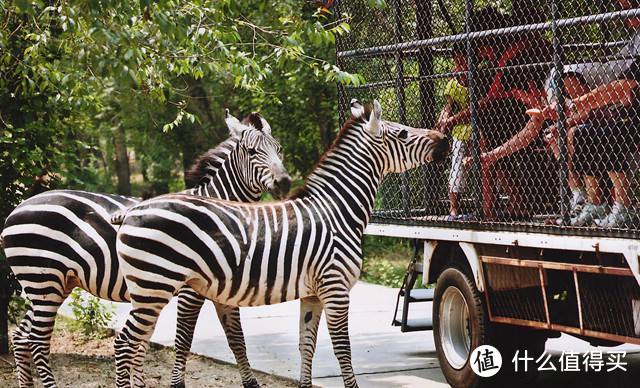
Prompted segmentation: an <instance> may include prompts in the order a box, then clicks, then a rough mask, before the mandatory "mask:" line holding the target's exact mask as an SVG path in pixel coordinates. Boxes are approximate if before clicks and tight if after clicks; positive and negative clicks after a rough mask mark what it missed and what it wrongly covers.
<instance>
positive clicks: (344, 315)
mask: <svg viewBox="0 0 640 388" xmlns="http://www.w3.org/2000/svg"><path fill="white" fill-rule="evenodd" d="M320 298H321V301H322V303H323V305H324V312H325V314H326V316H327V327H328V329H329V335H330V336H331V343H332V345H333V352H334V353H335V355H336V358H337V359H338V363H339V364H340V372H341V373H342V379H343V381H344V386H345V387H346V388H357V387H358V382H357V381H356V376H355V374H354V373H353V366H352V365H351V342H350V341H349V291H348V290H337V289H327V290H325V292H324V293H322V294H321V295H320Z"/></svg>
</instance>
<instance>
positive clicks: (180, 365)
mask: <svg viewBox="0 0 640 388" xmlns="http://www.w3.org/2000/svg"><path fill="white" fill-rule="evenodd" d="M203 304H204V298H203V297H202V296H200V294H198V293H197V292H195V291H194V290H193V289H191V288H189V287H183V288H182V289H180V291H179V292H178V318H177V323H176V326H177V327H176V342H175V344H176V345H175V346H176V360H175V363H174V364H173V371H172V373H171V387H172V388H184V386H185V384H184V374H185V370H186V366H187V356H188V355H189V351H190V350H191V343H192V342H193V333H194V331H195V329H196V322H197V321H198V315H199V314H200V309H202V305H203Z"/></svg>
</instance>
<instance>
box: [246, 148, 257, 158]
mask: <svg viewBox="0 0 640 388" xmlns="http://www.w3.org/2000/svg"><path fill="white" fill-rule="evenodd" d="M247 151H249V155H251V156H253V155H255V154H257V153H258V151H256V149H255V148H253V147H252V148H249V149H248V150H247Z"/></svg>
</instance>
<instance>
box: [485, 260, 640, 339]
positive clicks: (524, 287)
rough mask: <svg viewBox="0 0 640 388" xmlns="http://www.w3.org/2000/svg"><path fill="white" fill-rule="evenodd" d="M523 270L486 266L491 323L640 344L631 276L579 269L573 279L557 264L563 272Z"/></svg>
mask: <svg viewBox="0 0 640 388" xmlns="http://www.w3.org/2000/svg"><path fill="white" fill-rule="evenodd" d="M485 260H486V259H485ZM520 264H521V263H520V262H518V261H515V262H513V261H512V262H500V261H491V262H488V263H484V266H483V269H484V273H485V282H486V283H485V284H486V287H487V289H486V292H487V293H486V297H487V306H488V311H489V314H490V317H491V320H492V321H498V322H503V323H516V324H518V323H519V324H523V323H522V322H523V321H526V323H525V324H526V325H529V326H533V327H538V328H552V329H560V330H564V331H569V332H571V333H574V334H582V335H592V336H596V337H599V338H610V339H612V337H611V336H618V339H622V338H624V339H625V341H629V342H633V343H637V342H638V341H639V339H640V289H639V288H638V284H637V282H636V280H635V278H634V277H633V276H631V274H630V272H629V273H628V274H624V275H621V274H615V273H611V272H609V273H604V272H603V273H588V272H580V271H585V269H581V268H577V272H575V273H574V272H573V270H574V267H573V265H571V264H563V263H556V264H557V265H558V266H559V267H563V268H561V269H560V268H559V269H551V268H538V267H537V265H532V266H528V267H524V266H521V265H520ZM607 269H609V270H614V271H615V270H616V268H615V267H607ZM617 269H620V270H622V269H621V268H617ZM594 333H596V334H594Z"/></svg>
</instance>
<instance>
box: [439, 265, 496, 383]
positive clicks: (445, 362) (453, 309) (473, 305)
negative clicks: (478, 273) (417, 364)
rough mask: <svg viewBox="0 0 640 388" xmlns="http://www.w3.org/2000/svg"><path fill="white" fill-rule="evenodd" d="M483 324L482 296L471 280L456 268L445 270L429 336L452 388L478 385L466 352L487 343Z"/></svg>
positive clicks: (485, 319)
mask: <svg viewBox="0 0 640 388" xmlns="http://www.w3.org/2000/svg"><path fill="white" fill-rule="evenodd" d="M487 323H488V320H487V318H486V316H485V310H484V306H483V303H482V295H481V294H480V292H479V291H478V290H477V289H476V286H475V284H474V283H473V281H471V280H469V277H468V276H467V275H466V274H465V273H464V272H462V271H461V270H460V269H458V268H453V267H452V268H447V269H445V270H444V271H443V272H442V273H441V274H440V276H439V277H438V281H437V282H436V291H435V294H434V298H433V336H434V338H435V344H436V353H437V354H438V361H439V362H440V369H441V370H442V373H443V374H444V377H445V378H446V379H447V382H448V383H449V384H451V386H453V387H454V388H461V387H465V388H466V387H474V388H475V387H478V386H479V383H480V381H481V380H480V377H479V376H478V375H476V374H475V373H474V372H473V370H472V369H471V365H470V364H469V354H470V353H471V350H472V349H475V348H476V347H478V346H480V345H484V344H486V343H487V342H486V337H487V330H486V327H487Z"/></svg>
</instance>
